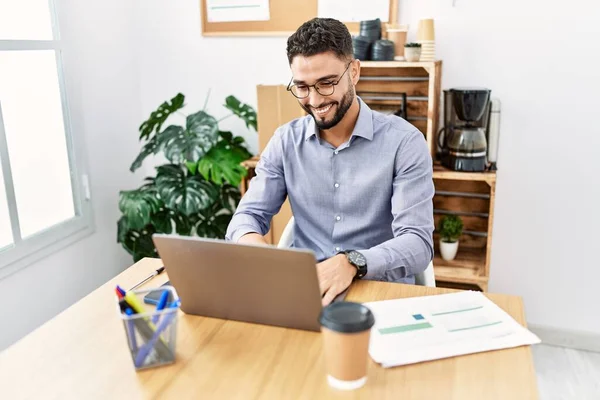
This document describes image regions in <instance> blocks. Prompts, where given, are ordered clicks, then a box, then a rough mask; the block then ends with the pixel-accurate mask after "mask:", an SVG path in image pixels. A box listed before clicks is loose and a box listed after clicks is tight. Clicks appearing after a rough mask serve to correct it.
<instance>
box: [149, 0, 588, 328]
mask: <svg viewBox="0 0 600 400" xmlns="http://www.w3.org/2000/svg"><path fill="white" fill-rule="evenodd" d="M198 3H199V2H198V1H189V0H176V1H171V2H169V5H168V6H165V3H164V2H163V1H161V0H145V1H143V2H142V3H140V4H142V6H143V13H140V14H143V16H142V17H141V19H142V22H140V26H139V29H140V45H141V53H140V57H141V58H140V61H141V70H140V72H141V73H140V76H141V93H142V111H143V112H144V113H148V112H150V111H151V110H152V109H154V108H155V107H156V105H158V104H159V103H160V102H162V101H163V100H164V99H167V98H169V96H172V95H174V94H175V93H176V92H177V91H182V92H184V93H185V94H186V95H187V96H188V103H189V104H190V105H193V107H191V108H192V109H194V108H200V107H201V106H202V102H203V101H204V96H205V93H206V92H207V90H208V89H209V88H212V96H211V100H210V102H209V105H210V109H211V111H214V112H215V113H216V114H218V113H219V112H221V111H222V109H221V108H220V104H221V102H222V100H223V98H224V97H225V96H226V95H228V94H235V95H236V96H238V97H240V98H241V99H242V100H244V101H247V102H250V103H251V104H253V105H255V104H256V89H255V87H256V85H257V84H281V83H287V82H288V80H289V76H290V75H289V68H288V65H287V60H286V56H285V42H286V38H227V37H221V38H205V37H202V36H201V34H200V22H199V6H198ZM400 3H401V7H400V16H401V21H402V22H403V23H409V24H411V25H412V28H413V29H412V30H411V31H410V33H409V38H411V39H414V38H415V36H416V26H417V22H418V20H419V19H420V18H427V17H433V18H435V20H436V33H437V50H438V56H439V58H441V59H442V60H443V62H444V66H443V72H442V76H443V77H442V83H443V87H444V88H449V87H454V86H460V85H462V86H465V85H469V86H486V87H489V88H491V89H492V93H493V95H494V96H496V97H499V98H500V99H501V101H502V104H503V109H502V121H501V139H500V159H499V167H500V171H499V173H498V184H497V203H496V210H495V211H496V212H495V214H496V222H495V225H494V241H493V251H492V270H491V282H490V289H491V291H494V292H503V293H511V294H517V295H521V296H523V297H524V299H525V306H526V313H527V317H528V320H529V322H530V323H533V324H538V325H545V326H549V327H556V328H568V329H571V330H582V331H590V332H595V333H600V319H598V318H592V317H591V316H590V311H591V310H593V308H592V304H595V305H597V304H600V298H599V295H598V292H597V291H596V290H595V285H596V282H597V281H599V280H600V268H599V267H600V266H599V265H598V263H597V262H596V263H594V261H595V260H596V259H597V258H594V257H593V254H592V253H593V252H594V253H595V249H594V245H596V242H597V239H598V237H599V235H598V234H597V227H598V226H600V211H599V208H598V204H600V193H599V192H600V185H599V184H598V180H597V176H598V172H600V168H599V167H598V165H597V161H596V159H597V157H595V154H596V152H597V150H598V149H599V148H600V135H599V133H600V129H599V128H598V124H597V122H596V120H595V118H594V117H595V114H596V113H597V110H596V108H597V104H598V101H597V96H598V92H599V90H600V87H599V79H598V76H600V73H598V72H597V63H598V61H600V56H598V54H597V52H596V51H595V49H596V48H597V47H598V46H597V40H598V38H599V37H600V24H598V23H597V20H598V15H600V7H599V6H598V5H590V4H592V2H589V1H585V0H576V1H572V2H569V3H566V2H560V3H559V2H556V4H551V3H554V2H547V1H543V0H535V1H517V0H505V1H502V2H499V1H495V0H494V1H492V0H456V2H455V3H456V5H455V7H452V0H432V1H427V2H424V1H417V0H401V2H400ZM594 19H595V20H596V23H593V20H594ZM568 46H570V48H569V47H568ZM227 123H230V121H229V120H228V121H227ZM234 127H237V125H236V126H234ZM242 131H243V130H242ZM238 132H241V131H238ZM247 137H249V140H250V143H251V144H252V148H253V149H256V138H255V136H254V135H249V136H247Z"/></svg>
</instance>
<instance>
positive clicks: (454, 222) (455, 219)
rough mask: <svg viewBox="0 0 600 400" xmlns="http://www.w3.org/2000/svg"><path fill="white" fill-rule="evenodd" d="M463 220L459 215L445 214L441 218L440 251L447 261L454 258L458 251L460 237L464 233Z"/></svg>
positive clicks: (439, 228)
mask: <svg viewBox="0 0 600 400" xmlns="http://www.w3.org/2000/svg"><path fill="white" fill-rule="evenodd" d="M462 230H463V222H462V219H460V217H459V216H458V215H444V216H443V217H442V219H441V220H440V225H439V227H438V231H439V234H440V251H441V253H442V258H443V259H444V260H446V261H451V260H454V257H456V252H457V251H458V239H459V238H460V235H461V234H462Z"/></svg>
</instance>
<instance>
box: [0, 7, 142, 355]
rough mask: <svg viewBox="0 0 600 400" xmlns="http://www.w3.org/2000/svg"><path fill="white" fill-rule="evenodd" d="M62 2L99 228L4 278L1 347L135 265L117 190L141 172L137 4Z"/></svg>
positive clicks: (75, 115)
mask: <svg viewBox="0 0 600 400" xmlns="http://www.w3.org/2000/svg"><path fill="white" fill-rule="evenodd" d="M57 3H59V4H58V6H59V17H60V23H61V28H62V33H63V35H62V37H63V40H64V41H65V46H66V51H65V68H66V70H67V78H68V79H69V81H68V82H67V85H68V87H69V94H70V95H71V96H70V98H69V100H70V102H71V105H72V110H73V112H72V119H73V125H74V130H75V131H76V134H77V135H79V134H83V136H84V139H85V144H86V150H87V154H86V156H87V159H88V165H89V173H90V179H91V191H92V201H93V207H94V219H95V226H96V230H95V233H94V234H92V235H91V236H88V237H87V238H85V239H83V240H81V241H79V242H77V243H75V244H73V245H71V246H69V247H67V248H65V249H63V250H61V251H59V252H57V253H55V254H53V255H52V256H50V257H48V258H46V259H44V260H42V261H40V262H38V263H35V264H33V265H30V266H28V267H27V268H25V269H23V270H21V271H19V272H17V273H15V274H13V275H10V276H9V277H7V278H5V279H2V280H0V293H2V296H1V298H2V299H4V301H6V299H8V300H9V304H11V305H12V304H14V305H17V304H18V307H6V306H4V307H0V321H2V333H1V334H0V350H2V349H3V348H5V347H6V346H8V345H10V344H11V343H13V342H14V341H16V340H17V339H19V338H20V337H21V336H23V335H25V334H27V333H28V332H30V331H31V330H33V329H34V328H36V327H37V326H39V325H41V324H42V323H44V322H45V321H46V320H48V319H50V318H52V317H54V316H55V315H56V314H58V313H59V312H60V311H62V310H63V309H65V308H67V307H68V306H70V305H71V304H72V303H74V302H75V301H77V300H79V299H80V298H82V297H83V296H85V295H86V294H88V293H89V292H91V291H92V290H94V289H96V288H97V287H98V286H100V285H101V284H103V283H104V282H106V281H107V280H109V279H111V278H112V277H114V276H115V275H116V274H117V273H119V272H120V271H121V270H123V269H124V268H125V267H127V266H129V265H131V263H132V260H131V258H130V257H129V255H128V254H127V253H126V252H125V251H124V250H122V249H121V248H120V247H119V246H118V245H117V243H116V221H117V219H118V212H119V211H118V206H117V200H118V191H119V190H120V189H127V188H133V187H135V186H136V185H137V184H138V183H139V177H137V178H136V177H135V176H134V175H132V174H129V173H128V171H129V164H130V163H131V161H132V160H133V159H134V158H135V156H136V155H137V151H138V149H139V146H138V144H137V127H138V125H139V123H140V117H139V116H140V102H139V85H138V83H139V80H138V79H137V72H138V65H137V58H136V56H135V54H134V52H133V51H132V43H133V40H132V37H133V30H134V28H135V26H134V25H135V24H131V19H132V18H133V16H134V15H135V12H136V11H137V10H135V9H134V8H133V7H132V5H131V3H129V2H123V1H118V0H105V1H102V2H82V1H77V0H63V1H57ZM42 173H43V171H42ZM24 293H26V294H27V296H24V295H23V294H24ZM11 299H12V300H11ZM14 299H19V300H18V301H17V303H15V302H14V301H13V300H14ZM5 305H6V304H5Z"/></svg>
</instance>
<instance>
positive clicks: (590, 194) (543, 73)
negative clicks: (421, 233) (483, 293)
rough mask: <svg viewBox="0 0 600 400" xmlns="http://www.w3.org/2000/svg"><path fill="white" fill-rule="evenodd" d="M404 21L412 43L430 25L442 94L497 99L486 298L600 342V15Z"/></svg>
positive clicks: (591, 8) (549, 5)
mask: <svg viewBox="0 0 600 400" xmlns="http://www.w3.org/2000/svg"><path fill="white" fill-rule="evenodd" d="M400 16H401V20H402V21H403V22H404V23H409V24H411V25H412V27H411V28H412V29H411V30H410V31H409V39H413V40H414V39H415V38H416V27H417V23H418V20H419V19H421V18H434V19H435V24H436V25H435V28H436V41H437V43H436V45H437V55H438V57H439V58H440V59H442V60H443V62H444V64H443V70H442V76H443V78H442V83H443V87H444V88H450V87H456V86H485V87H488V88H490V89H492V95H493V96H496V97H498V98H499V99H500V100H501V101H502V119H501V137H500V146H499V163H498V165H499V172H498V183H497V200H496V208H495V223H494V235H493V246H492V263H491V281H490V291H492V292H501V293H511V294H517V295H521V296H523V297H524V300H525V307H526V315H527V319H528V321H529V322H530V323H532V324H536V325H543V326H547V327H551V328H559V329H569V330H580V331H588V332H594V333H600V319H599V318H596V317H594V315H597V312H596V311H595V309H596V307H597V305H598V304H600V294H599V292H598V290H597V289H596V287H597V282H598V281H600V264H599V263H598V261H597V260H598V257H597V248H596V246H597V245H598V239H599V238H600V235H599V234H598V226H600V208H599V205H600V184H599V181H598V173H599V172H600V165H599V164H598V156H597V153H598V149H599V148H600V128H599V126H598V122H597V114H598V104H600V103H599V102H598V93H599V91H600V72H598V68H597V65H598V63H599V62H600V55H599V54H598V52H597V51H596V50H595V49H597V48H598V44H597V40H598V38H600V24H599V22H600V5H599V4H598V2H590V1H586V0H576V1H571V2H549V1H543V0H534V1H533V0H530V1H518V0H504V1H492V0H456V3H455V6H454V7H452V0H432V1H427V2H423V1H416V0H404V1H401V8H400Z"/></svg>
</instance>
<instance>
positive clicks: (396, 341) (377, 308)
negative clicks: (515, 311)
mask: <svg viewBox="0 0 600 400" xmlns="http://www.w3.org/2000/svg"><path fill="white" fill-rule="evenodd" d="M365 305H366V306H367V307H369V308H370V309H371V311H372V312H373V314H374V315H375V326H374V327H373V331H372V335H371V341H370V344H369V353H370V355H371V357H372V358H373V360H374V361H376V362H378V363H380V364H381V365H382V366H384V367H392V366H396V365H405V364H413V363H417V362H422V361H428V360H435V359H440V358H447V357H453V356H458V355H463V354H470V353H478V352H482V351H489V350H497V349H502V348H510V347H517V346H522V345H530V344H534V343H539V342H540V340H539V339H538V338H537V337H536V336H535V335H534V334H533V333H531V332H530V331H528V330H527V329H526V328H524V327H522V326H521V325H519V324H518V323H517V322H516V321H515V320H514V319H513V318H512V317H510V316H509V315H508V314H507V313H506V312H504V311H503V310H502V309H501V308H500V307H498V306H497V305H496V304H494V303H493V302H492V301H490V300H489V299H488V298H487V297H485V296H484V295H483V294H482V293H481V292H459V293H451V294H443V295H438V296H427V297H416V298H407V299H398V300H386V301H378V302H370V303H365Z"/></svg>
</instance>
